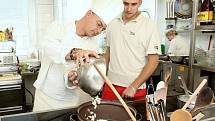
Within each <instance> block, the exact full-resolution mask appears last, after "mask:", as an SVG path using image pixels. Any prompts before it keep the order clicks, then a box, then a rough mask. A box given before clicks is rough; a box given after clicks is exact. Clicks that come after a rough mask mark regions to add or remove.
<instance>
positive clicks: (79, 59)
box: [71, 49, 99, 66]
mask: <svg viewBox="0 0 215 121" xmlns="http://www.w3.org/2000/svg"><path fill="white" fill-rule="evenodd" d="M89 57H95V58H99V55H98V54H97V53H96V51H91V50H83V49H74V50H72V52H71V58H72V60H76V65H77V66H80V65H84V64H85V63H89V62H90V59H89Z"/></svg>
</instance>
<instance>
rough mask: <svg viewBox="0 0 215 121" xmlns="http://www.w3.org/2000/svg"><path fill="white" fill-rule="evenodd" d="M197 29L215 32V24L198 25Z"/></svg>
mask: <svg viewBox="0 0 215 121" xmlns="http://www.w3.org/2000/svg"><path fill="white" fill-rule="evenodd" d="M195 30H198V31H214V32H215V25H202V26H196V28H195Z"/></svg>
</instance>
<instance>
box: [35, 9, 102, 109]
mask: <svg viewBox="0 0 215 121" xmlns="http://www.w3.org/2000/svg"><path fill="white" fill-rule="evenodd" d="M105 27H106V25H105V23H104V22H103V20H102V19H101V18H100V17H99V16H98V15H96V14H95V13H94V12H93V11H92V10H89V11H88V12H87V13H86V14H85V15H84V17H82V18H81V19H80V20H78V21H74V22H71V23H67V24H65V23H59V22H53V23H52V25H50V26H49V27H48V32H47V33H44V35H46V38H45V40H44V44H43V50H44V55H43V58H42V61H41V69H40V72H39V75H38V78H37V80H36V82H35V83H34V86H35V88H36V92H35V101H34V107H33V111H41V110H53V109H60V108H73V107H77V106H79V105H80V104H82V103H84V102H87V101H89V100H91V97H90V96H89V95H88V94H86V93H85V92H83V91H82V90H81V89H80V88H78V87H77V86H73V87H70V86H68V85H67V83H65V80H64V77H65V73H66V72H67V71H68V69H70V70H73V69H74V70H75V69H76V67H77V65H76V64H77V63H79V62H80V63H83V58H86V59H87V58H88V59H89V56H95V57H98V55H97V52H98V43H97V40H96V37H95V36H96V35H98V34H99V33H101V31H102V30H103V29H104V28H105ZM74 51H75V53H76V54H74ZM71 60H76V61H77V63H75V62H74V61H73V63H72V61H71ZM70 75H71V73H70ZM68 87H70V88H68Z"/></svg>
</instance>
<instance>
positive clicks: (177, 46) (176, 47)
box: [166, 29, 190, 56]
mask: <svg viewBox="0 0 215 121" xmlns="http://www.w3.org/2000/svg"><path fill="white" fill-rule="evenodd" d="M166 37H167V39H168V40H169V41H170V45H169V49H168V52H167V54H168V55H173V56H189V51H190V41H189V40H187V39H186V38H184V37H182V36H180V35H178V33H177V32H176V30H174V29H169V30H167V33H166Z"/></svg>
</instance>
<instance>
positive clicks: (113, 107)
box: [70, 101, 142, 121]
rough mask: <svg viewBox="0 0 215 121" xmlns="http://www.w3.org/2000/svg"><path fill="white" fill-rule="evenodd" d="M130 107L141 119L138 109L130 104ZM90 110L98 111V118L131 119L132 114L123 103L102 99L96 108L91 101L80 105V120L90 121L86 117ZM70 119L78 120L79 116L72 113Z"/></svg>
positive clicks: (126, 120)
mask: <svg viewBox="0 0 215 121" xmlns="http://www.w3.org/2000/svg"><path fill="white" fill-rule="evenodd" d="M128 107H129V109H130V110H131V112H132V113H133V114H134V116H136V119H137V121H141V119H142V116H141V115H140V114H137V112H136V110H135V109H134V108H133V107H131V106H130V105H129V106H128ZM89 110H90V111H93V112H94V113H96V120H98V119H103V120H108V121H131V119H130V116H129V115H128V113H127V112H126V111H125V109H124V108H123V106H122V105H121V103H119V102H114V101H101V103H100V104H98V105H97V108H96V109H94V106H93V105H92V103H91V102H87V103H84V104H82V105H80V106H79V107H78V110H77V112H78V114H77V115H78V121H88V120H87V119H86V117H87V115H88V114H89ZM70 121H77V117H76V116H74V115H71V117H70Z"/></svg>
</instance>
